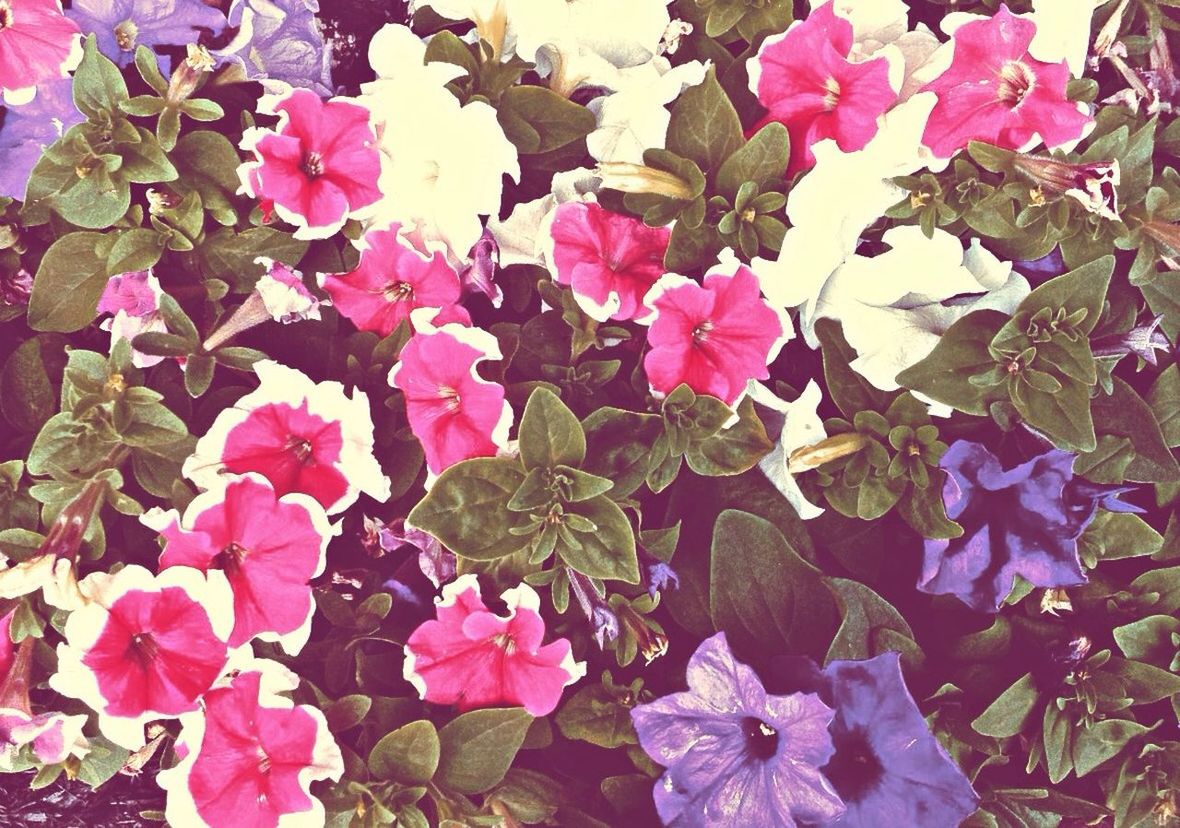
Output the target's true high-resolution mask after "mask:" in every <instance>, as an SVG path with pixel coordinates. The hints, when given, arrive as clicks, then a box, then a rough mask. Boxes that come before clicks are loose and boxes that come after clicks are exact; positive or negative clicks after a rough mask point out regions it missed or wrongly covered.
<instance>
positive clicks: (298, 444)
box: [284, 435, 311, 464]
mask: <svg viewBox="0 0 1180 828" xmlns="http://www.w3.org/2000/svg"><path fill="white" fill-rule="evenodd" d="M284 448H285V449H286V450H287V451H289V452H291V453H292V454H294V455H295V460H296V461H297V462H299V463H303V464H306V463H307V461H308V460H310V459H311V443H310V442H309V441H308V440H306V439H304V438H303V437H296V436H295V435H291V436H290V437H288V438H287V445H286V446H285V447H284Z"/></svg>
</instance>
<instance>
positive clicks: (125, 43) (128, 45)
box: [115, 20, 139, 52]
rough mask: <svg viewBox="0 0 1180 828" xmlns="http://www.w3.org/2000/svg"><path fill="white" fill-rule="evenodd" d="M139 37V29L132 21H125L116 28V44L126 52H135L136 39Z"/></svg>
mask: <svg viewBox="0 0 1180 828" xmlns="http://www.w3.org/2000/svg"><path fill="white" fill-rule="evenodd" d="M137 37H139V27H138V26H136V25H135V22H134V21H132V20H124V21H123V22H122V23H120V24H119V25H118V26H116V27H115V43H117V44H119V48H120V49H122V50H123V51H124V52H133V51H135V39H136V38H137Z"/></svg>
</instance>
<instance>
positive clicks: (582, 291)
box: [550, 201, 671, 322]
mask: <svg viewBox="0 0 1180 828" xmlns="http://www.w3.org/2000/svg"><path fill="white" fill-rule="evenodd" d="M550 233H551V235H552V238H553V263H554V265H555V268H554V269H555V273H554V278H555V280H556V281H557V282H558V283H559V284H563V285H569V286H570V287H571V288H572V289H573V293H574V298H575V299H576V300H577V302H578V306H579V307H581V308H582V310H584V311H585V312H586V314H587V315H588V316H589V317H591V318H592V319H596V320H597V321H599V322H605V321H607V320H608V319H617V320H627V319H633V318H635V317H636V316H639V315H642V314H643V297H644V296H645V295H646V294H647V292H648V291H649V290H650V289H651V287H652V285H654V284H655V283H656V280H657V279H659V278H660V276H662V275H663V274H664V254H665V253H666V252H667V250H668V239H669V238H670V236H671V231H670V230H668V229H667V228H665V227H648V226H647V225H645V224H644V223H643V222H642V221H640V220H639V219H637V218H635V217H634V216H625V215H623V214H621V213H614V212H611V211H610V210H606V209H604V208H603V207H601V206H599V205H598V204H596V203H592V202H591V203H587V202H580V201H571V202H567V203H565V204H561V205H559V206H558V208H557V213H556V215H555V216H554V219H553V224H552V226H551V228H550Z"/></svg>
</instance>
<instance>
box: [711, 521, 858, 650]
mask: <svg viewBox="0 0 1180 828" xmlns="http://www.w3.org/2000/svg"><path fill="white" fill-rule="evenodd" d="M709 588H710V593H709V614H710V616H711V617H712V619H713V624H714V626H715V627H716V628H717V629H718V630H723V631H724V632H725V634H726V636H727V637H728V638H729V641H730V642H731V643H732V644H733V645H734V647H735V648H737V649H739V650H743V651H745V652H747V653H749V652H766V651H771V652H796V653H809V654H812V655H819V654H820V653H822V652H823V648H824V642H825V641H827V640H828V637H829V636H830V635H831V634H832V631H833V630H834V629H835V626H836V605H835V603H834V602H833V601H832V599H831V597H829V595H828V594H827V591H826V590H825V589H824V588H823V579H822V578H821V576H820V572H819V570H817V569H816V568H815V567H814V566H812V565H811V564H810V563H808V562H807V561H805V560H804V559H803V558H801V557H800V556H799V553H798V552H797V551H796V550H795V549H794V547H792V545H791V544H790V543H789V542H788V541H787V539H786V538H785V537H784V536H783V534H782V532H780V531H779V530H778V529H777V528H776V527H775V526H774V524H772V523H770V522H769V521H767V520H764V519H762V518H760V517H757V516H756V515H752V514H749V513H747V512H741V511H738V510H736V509H726V510H725V511H723V512H722V513H721V514H720V515H719V516H718V517H717V522H716V523H715V524H714V526H713V542H712V548H711V552H710V565H709Z"/></svg>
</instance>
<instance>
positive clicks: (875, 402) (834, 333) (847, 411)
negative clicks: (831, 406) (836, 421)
mask: <svg viewBox="0 0 1180 828" xmlns="http://www.w3.org/2000/svg"><path fill="white" fill-rule="evenodd" d="M815 335H816V338H818V339H819V343H820V347H821V348H822V349H823V355H824V379H825V380H827V385H828V394H829V396H830V397H831V398H832V402H834V403H835V404H836V406H837V407H838V408H839V409H840V411H841V412H843V413H844V415H845V416H847V417H848V418H849V419H851V418H852V417H854V416H856V413H857V412H858V411H884V410H885V409H887V408H888V407H889V403H890V402H891V401H892V400H893V398H894V397H895V396H896V394H890V393H888V392H885V391H882V390H880V389H879V388H877V387H876V386H874V385H873V384H872V383H870V382H869V381H868V380H866V379H865V378H864V377H862V376H861V375H860V374H858V373H857V372H856V371H854V370H852V368H851V367H849V363H850V362H852V360H854V359H856V351H854V350H853V349H852V346H850V345H849V344H848V340H846V339H845V338H844V331H843V328H842V326H841V324H840V323H839V322H837V321H836V320H834V319H826V318H824V319H817V320H816V323H815Z"/></svg>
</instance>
